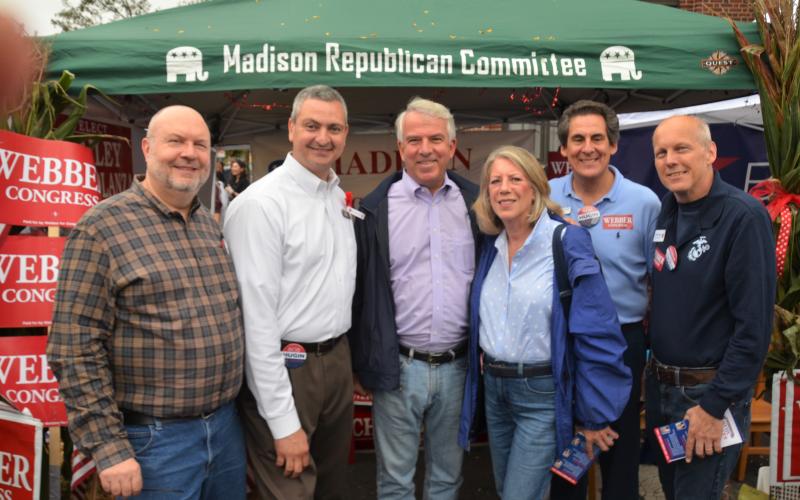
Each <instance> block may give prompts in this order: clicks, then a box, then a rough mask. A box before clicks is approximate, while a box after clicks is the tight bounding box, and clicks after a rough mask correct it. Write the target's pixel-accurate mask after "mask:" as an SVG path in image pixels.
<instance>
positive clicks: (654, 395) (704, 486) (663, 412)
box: [646, 373, 753, 500]
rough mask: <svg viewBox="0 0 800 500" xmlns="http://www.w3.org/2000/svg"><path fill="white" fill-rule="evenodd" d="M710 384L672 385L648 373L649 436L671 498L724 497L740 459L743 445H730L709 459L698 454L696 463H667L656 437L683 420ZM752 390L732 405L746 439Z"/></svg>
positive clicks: (702, 499) (663, 485) (662, 479)
mask: <svg viewBox="0 0 800 500" xmlns="http://www.w3.org/2000/svg"><path fill="white" fill-rule="evenodd" d="M708 387H709V385H708V384H700V385H695V386H691V387H688V386H683V387H681V386H671V385H666V384H662V383H660V382H659V381H658V380H656V378H655V377H653V376H652V374H649V373H648V374H647V381H646V390H647V398H646V408H647V433H646V434H647V436H648V439H651V445H652V446H653V447H654V448H653V449H655V450H658V451H657V453H656V455H657V457H658V458H657V463H658V477H659V479H660V480H661V487H662V488H663V489H664V495H665V496H666V497H667V499H668V500H674V499H679V500H692V499H697V500H709V499H715V498H720V497H721V496H722V490H723V488H724V487H725V482H726V481H727V480H728V478H729V477H730V475H731V473H732V472H733V469H734V468H736V462H737V460H738V458H739V451H740V450H741V448H742V445H741V444H737V445H732V446H727V447H725V448H723V449H722V453H715V454H713V455H711V456H710V457H709V456H707V457H705V458H699V457H695V458H694V459H693V460H692V463H690V464H687V463H686V462H685V461H683V460H679V461H677V462H672V463H671V464H668V463H666V460H664V456H663V454H662V453H661V448H660V447H659V445H658V443H657V442H656V440H655V435H654V434H653V430H652V429H655V428H656V427H658V426H661V425H665V424H667V423H670V422H677V421H678V420H682V419H683V416H684V414H685V413H686V410H688V409H689V408H691V407H693V406H696V405H697V404H698V401H700V398H701V397H702V396H703V394H704V393H705V391H706V390H708ZM752 397H753V390H752V389H751V390H750V391H749V392H748V394H747V395H746V396H745V398H744V399H742V400H741V401H737V402H736V403H734V404H733V405H731V406H730V410H731V415H733V420H734V421H735V422H736V425H737V426H738V427H739V432H740V433H741V434H742V439H743V440H747V439H748V437H749V434H750V400H751V399H752Z"/></svg>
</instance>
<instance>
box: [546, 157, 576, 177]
mask: <svg viewBox="0 0 800 500" xmlns="http://www.w3.org/2000/svg"><path fill="white" fill-rule="evenodd" d="M544 171H545V173H546V174H547V178H548V179H555V178H556V177H563V176H565V175H567V174H568V173H570V172H571V171H572V167H570V166H569V162H568V161H567V158H566V157H565V156H564V155H562V154H561V153H560V152H559V151H549V152H548V153H547V166H546V167H545V169H544Z"/></svg>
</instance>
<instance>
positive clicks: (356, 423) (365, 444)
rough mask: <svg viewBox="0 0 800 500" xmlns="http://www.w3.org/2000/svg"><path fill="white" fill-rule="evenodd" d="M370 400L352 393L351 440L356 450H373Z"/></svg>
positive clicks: (368, 397)
mask: <svg viewBox="0 0 800 500" xmlns="http://www.w3.org/2000/svg"><path fill="white" fill-rule="evenodd" d="M373 439H374V433H373V426H372V398H371V397H370V396H362V395H360V394H358V393H357V392H353V440H354V442H355V448H356V449H357V450H371V449H373V448H374V443H373Z"/></svg>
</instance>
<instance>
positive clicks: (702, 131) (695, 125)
mask: <svg viewBox="0 0 800 500" xmlns="http://www.w3.org/2000/svg"><path fill="white" fill-rule="evenodd" d="M670 125H674V126H676V127H680V128H685V129H686V130H687V131H690V133H692V134H694V135H695V138H696V139H697V142H699V143H701V144H704V145H706V146H707V145H709V144H710V143H711V142H712V141H711V129H710V128H709V127H708V123H706V122H705V121H703V120H701V119H700V118H698V117H696V116H691V115H675V116H670V117H669V118H666V119H665V120H662V121H661V123H659V124H658V126H657V127H656V130H655V132H658V129H659V128H661V127H662V126H670ZM655 132H654V133H653V139H654V140H655Z"/></svg>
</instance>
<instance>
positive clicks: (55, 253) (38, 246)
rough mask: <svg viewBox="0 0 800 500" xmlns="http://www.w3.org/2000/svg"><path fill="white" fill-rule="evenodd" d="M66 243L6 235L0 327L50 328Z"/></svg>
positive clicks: (1, 249)
mask: <svg viewBox="0 0 800 500" xmlns="http://www.w3.org/2000/svg"><path fill="white" fill-rule="evenodd" d="M65 242H66V238H45V237H43V236H8V237H7V238H5V240H3V242H2V243H0V328H16V327H41V326H48V325H50V320H51V318H52V316H53V298H54V296H55V293H56V282H57V281H58V268H59V265H60V263H61V254H62V253H63V252H64V243H65ZM0 500H1V499H0Z"/></svg>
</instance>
